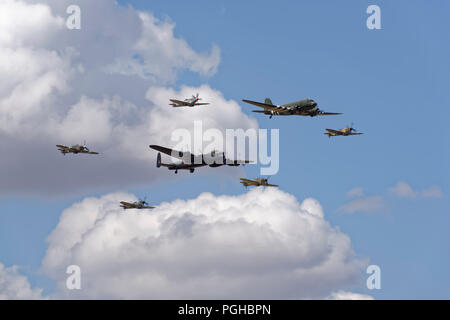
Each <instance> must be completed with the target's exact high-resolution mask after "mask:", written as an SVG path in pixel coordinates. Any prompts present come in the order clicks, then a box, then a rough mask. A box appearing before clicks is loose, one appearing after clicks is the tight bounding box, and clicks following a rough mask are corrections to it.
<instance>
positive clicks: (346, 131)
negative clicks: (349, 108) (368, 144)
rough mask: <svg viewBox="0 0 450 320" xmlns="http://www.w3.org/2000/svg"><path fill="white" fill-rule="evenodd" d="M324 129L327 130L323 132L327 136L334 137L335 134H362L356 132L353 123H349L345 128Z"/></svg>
mask: <svg viewBox="0 0 450 320" xmlns="http://www.w3.org/2000/svg"><path fill="white" fill-rule="evenodd" d="M326 130H327V132H325V133H324V134H326V135H327V136H328V138H330V137H335V136H356V135H360V134H363V133H362V132H356V129H355V128H353V124H351V125H350V126H348V127H347V128H344V129H338V130H334V129H326Z"/></svg>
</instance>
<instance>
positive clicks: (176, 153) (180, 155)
mask: <svg viewBox="0 0 450 320" xmlns="http://www.w3.org/2000/svg"><path fill="white" fill-rule="evenodd" d="M150 148H152V149H153V150H156V151H159V152H162V153H165V154H167V155H169V156H171V157H175V158H178V159H182V160H183V159H185V158H186V154H189V155H191V153H190V152H182V151H177V150H172V149H170V148H165V147H161V146H157V145H154V144H152V145H150Z"/></svg>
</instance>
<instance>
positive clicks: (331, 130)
mask: <svg viewBox="0 0 450 320" xmlns="http://www.w3.org/2000/svg"><path fill="white" fill-rule="evenodd" d="M326 130H327V131H328V132H331V133H335V134H342V132H341V131H338V130H333V129H326Z"/></svg>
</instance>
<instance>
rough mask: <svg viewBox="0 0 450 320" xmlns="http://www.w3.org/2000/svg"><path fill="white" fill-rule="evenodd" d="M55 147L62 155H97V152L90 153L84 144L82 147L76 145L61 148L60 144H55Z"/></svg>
mask: <svg viewBox="0 0 450 320" xmlns="http://www.w3.org/2000/svg"><path fill="white" fill-rule="evenodd" d="M56 147H57V148H58V150H59V151H61V153H62V154H63V155H66V154H67V153H74V154H77V153H85V154H98V152H93V151H90V150H89V148H88V147H86V143H84V144H83V145H79V144H76V145H74V146H71V147H67V146H63V145H60V144H57V145H56Z"/></svg>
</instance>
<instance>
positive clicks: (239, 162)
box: [225, 159, 253, 164]
mask: <svg viewBox="0 0 450 320" xmlns="http://www.w3.org/2000/svg"><path fill="white" fill-rule="evenodd" d="M228 162H232V163H236V164H249V163H253V161H250V160H230V159H225V164H227V163H228Z"/></svg>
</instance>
